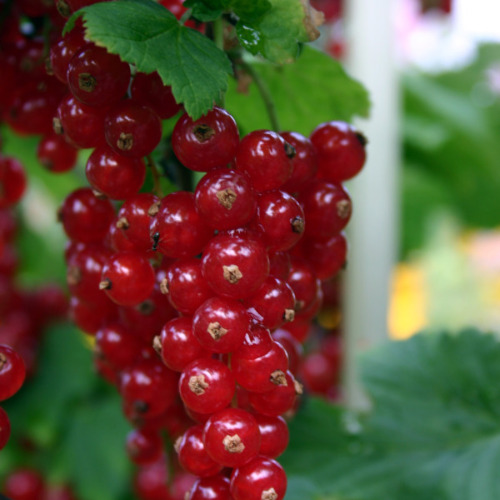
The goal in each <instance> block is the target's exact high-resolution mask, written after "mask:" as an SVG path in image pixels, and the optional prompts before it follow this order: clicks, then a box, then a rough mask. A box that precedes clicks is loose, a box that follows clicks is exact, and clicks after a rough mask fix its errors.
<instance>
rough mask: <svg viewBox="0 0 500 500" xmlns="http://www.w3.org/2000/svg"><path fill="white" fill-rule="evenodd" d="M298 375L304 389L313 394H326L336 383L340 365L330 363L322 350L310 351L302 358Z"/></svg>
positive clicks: (329, 359)
mask: <svg viewBox="0 0 500 500" xmlns="http://www.w3.org/2000/svg"><path fill="white" fill-rule="evenodd" d="M338 361H339V360H338ZM300 375H301V380H303V382H304V385H305V387H306V389H308V390H309V391H311V392H312V393H313V394H322V395H326V394H328V392H329V391H330V390H331V389H332V387H333V386H335V385H336V384H338V381H339V375H340V365H339V363H332V360H331V358H330V357H329V356H327V355H326V354H325V353H323V352H311V353H309V354H307V356H305V357H304V359H303V360H302V366H301V369H300Z"/></svg>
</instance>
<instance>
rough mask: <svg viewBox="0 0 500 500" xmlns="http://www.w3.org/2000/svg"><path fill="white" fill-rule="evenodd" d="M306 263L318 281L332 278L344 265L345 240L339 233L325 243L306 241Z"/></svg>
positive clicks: (345, 253)
mask: <svg viewBox="0 0 500 500" xmlns="http://www.w3.org/2000/svg"><path fill="white" fill-rule="evenodd" d="M304 252H305V255H307V261H308V263H309V265H310V266H311V268H312V269H313V271H314V272H315V273H316V276H317V277H318V278H319V279H320V280H327V279H330V278H333V277H334V276H335V275H336V274H337V273H338V272H339V271H340V270H341V269H342V268H343V267H344V266H345V264H346V261H347V240H346V237H345V234H344V233H343V232H342V233H339V234H337V235H335V236H332V237H331V238H330V239H328V240H326V241H312V240H308V241H306V242H305V245H304Z"/></svg>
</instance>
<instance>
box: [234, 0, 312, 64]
mask: <svg viewBox="0 0 500 500" xmlns="http://www.w3.org/2000/svg"><path fill="white" fill-rule="evenodd" d="M269 3H270V5H271V8H270V9H268V10H267V11H265V14H264V15H261V16H259V17H258V18H257V19H254V20H252V19H249V18H248V19H247V18H245V17H242V19H241V20H240V22H238V24H237V25H236V32H237V35H238V39H239V41H240V43H241V45H242V46H243V47H244V48H245V49H246V50H248V51H249V52H250V53H252V54H254V55H262V56H264V57H265V58H267V59H269V60H270V61H272V62H275V63H278V64H283V63H289V62H292V61H294V60H295V59H296V58H297V57H298V55H299V53H300V47H299V44H300V43H305V42H309V41H311V40H314V39H316V38H317V37H318V36H319V32H317V30H316V31H315V28H313V27H312V24H313V23H312V21H311V18H310V16H309V13H308V12H307V10H306V7H304V5H303V2H301V0H269Z"/></svg>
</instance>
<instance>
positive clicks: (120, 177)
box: [85, 146, 146, 200]
mask: <svg viewBox="0 0 500 500" xmlns="http://www.w3.org/2000/svg"><path fill="white" fill-rule="evenodd" d="M85 174H86V175H87V180H88V181H89V183H90V185H91V186H92V187H93V188H94V189H95V190H96V191H99V192H100V193H102V194H104V195H106V196H108V197H109V198H111V199H112V200H126V199H127V198H130V197H131V196H133V195H135V194H137V192H138V191H139V189H141V187H142V184H143V183H144V179H145V177H146V165H145V164H144V162H143V161H142V159H140V158H126V157H124V156H122V155H120V154H118V153H116V152H114V151H113V150H112V149H111V148H109V146H99V147H97V148H96V149H94V152H93V153H92V154H91V155H90V157H89V159H88V161H87V166H86V168H85Z"/></svg>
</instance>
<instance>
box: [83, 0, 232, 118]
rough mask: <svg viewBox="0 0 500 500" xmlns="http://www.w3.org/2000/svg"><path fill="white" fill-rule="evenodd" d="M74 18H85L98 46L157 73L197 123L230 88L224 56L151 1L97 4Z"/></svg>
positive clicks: (119, 0) (229, 64)
mask: <svg viewBox="0 0 500 500" xmlns="http://www.w3.org/2000/svg"><path fill="white" fill-rule="evenodd" d="M75 15H80V16H82V17H83V20H84V24H85V28H86V34H87V36H88V38H89V39H90V40H92V41H93V42H94V43H96V44H97V45H100V46H103V47H106V49H107V50H108V51H109V52H111V53H113V54H118V55H119V56H120V57H121V59H123V60H124V61H126V62H128V63H131V64H135V66H136V67H137V69H138V70H139V71H142V72H144V73H152V72H153V71H157V72H158V74H159V75H160V77H161V78H162V80H163V82H164V84H166V85H170V86H171V87H172V92H173V94H174V96H175V99H176V101H177V102H180V103H183V104H184V107H185V109H186V111H187V113H188V114H189V115H190V116H191V117H193V118H194V119H197V118H199V117H200V116H201V115H203V114H204V113H206V112H207V111H209V110H210V109H211V108H212V107H213V105H214V103H215V102H216V101H217V100H219V99H220V98H221V96H222V95H223V93H224V92H225V91H226V89H227V79H228V74H230V73H231V72H232V69H231V63H230V61H229V59H228V58H227V56H226V55H225V53H224V52H223V51H221V50H220V49H218V48H217V47H216V46H215V44H214V43H213V42H212V41H211V40H209V39H208V38H207V37H205V36H203V35H202V34H201V33H199V32H198V31H196V30H193V29H191V28H186V27H185V26H182V25H180V24H179V22H178V21H177V19H176V18H175V16H174V15H173V14H172V13H171V12H170V11H168V10H167V9H165V8H164V7H162V6H161V5H159V4H157V3H156V2H154V1H152V0H116V1H114V2H102V3H96V4H94V5H90V6H88V7H85V8H83V9H81V10H80V11H78V13H77V14H75Z"/></svg>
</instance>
